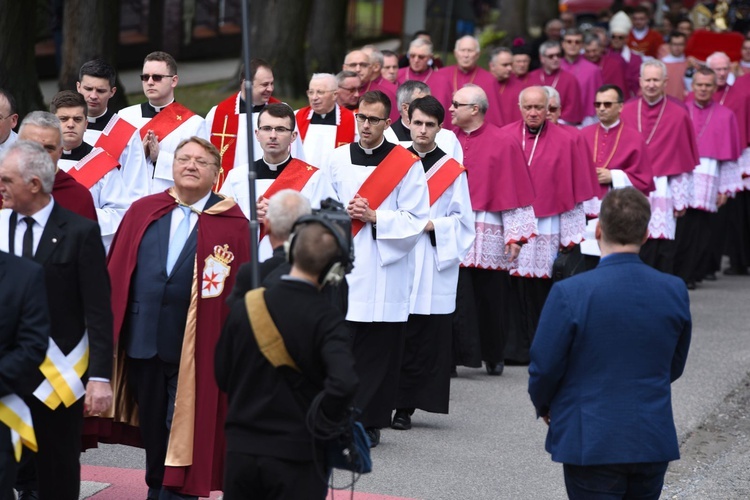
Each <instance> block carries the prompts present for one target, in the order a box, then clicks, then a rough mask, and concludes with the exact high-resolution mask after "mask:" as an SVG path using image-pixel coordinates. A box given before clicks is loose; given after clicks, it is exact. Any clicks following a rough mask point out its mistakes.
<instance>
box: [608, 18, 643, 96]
mask: <svg viewBox="0 0 750 500" xmlns="http://www.w3.org/2000/svg"><path fill="white" fill-rule="evenodd" d="M632 27H633V23H632V22H631V21H630V18H629V17H628V15H627V14H626V13H624V12H622V11H620V12H618V13H616V14H615V15H614V16H612V19H610V20H609V39H610V43H609V49H610V52H612V53H614V54H618V55H619V56H620V57H622V59H623V61H625V82H626V84H627V89H623V92H624V93H625V100H626V101H627V100H628V99H630V98H631V97H635V96H637V95H638V92H639V90H640V83H639V81H640V80H639V75H640V71H641V63H643V59H641V56H640V55H638V54H636V53H635V52H633V51H632V50H630V48H629V47H628V45H627V43H626V42H627V40H628V35H629V34H630V28H632Z"/></svg>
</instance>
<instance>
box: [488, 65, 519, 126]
mask: <svg viewBox="0 0 750 500" xmlns="http://www.w3.org/2000/svg"><path fill="white" fill-rule="evenodd" d="M525 88H526V85H525V84H524V83H522V82H521V80H519V79H518V77H516V75H513V74H511V75H510V77H508V79H507V80H505V81H504V82H500V81H495V92H496V93H497V98H498V101H499V103H500V118H501V120H502V123H503V125H507V124H508V123H513V122H515V121H518V120H520V119H521V108H520V107H519V106H518V94H520V93H521V91H522V90H523V89H525Z"/></svg>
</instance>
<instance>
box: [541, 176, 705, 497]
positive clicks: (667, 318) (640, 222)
mask: <svg viewBox="0 0 750 500" xmlns="http://www.w3.org/2000/svg"><path fill="white" fill-rule="evenodd" d="M650 216H651V210H650V208H649V203H648V200H647V199H646V197H645V196H643V195H642V194H641V193H640V192H638V191H637V190H636V189H634V188H623V189H616V190H612V191H610V192H609V193H608V194H607V196H606V197H605V198H604V201H603V202H602V207H601V215H600V218H599V224H598V226H597V228H596V238H597V241H598V242H599V246H600V248H601V253H602V259H601V262H600V263H599V265H598V267H596V268H595V269H593V270H591V271H589V272H586V273H583V274H580V275H578V276H574V277H572V278H569V279H567V280H565V281H561V282H559V283H556V284H555V285H554V286H553V288H552V291H551V292H550V295H549V298H548V299H547V302H546V304H545V306H544V309H543V311H542V316H541V319H540V322H539V327H538V329H537V332H536V336H535V337H534V341H533V343H532V346H531V364H530V365H529V375H530V378H529V395H530V396H531V400H532V402H533V403H534V406H535V407H536V410H537V414H538V415H539V416H541V417H542V418H543V419H544V420H545V422H546V423H547V424H548V425H549V431H548V433H547V441H546V445H545V447H546V449H547V451H548V452H549V453H550V454H551V455H552V460H554V461H555V462H562V463H563V471H564V475H565V486H566V489H567V492H568V496H569V498H574V499H575V498H587V499H592V498H608V499H611V498H639V499H648V498H653V499H658V498H659V495H660V493H661V488H662V486H663V484H664V474H665V473H666V470H667V465H668V464H669V461H670V460H676V459H678V458H679V457H680V452H679V447H678V444H677V432H676V430H675V426H674V420H673V417H672V400H671V388H670V386H671V383H672V382H673V381H675V380H676V379H677V378H679V377H680V375H681V374H682V371H683V369H684V367H685V362H686V360H687V354H688V348H689V346H690V332H691V319H690V304H689V299H688V293H687V289H686V287H685V284H684V283H683V282H682V280H680V279H679V278H676V277H674V276H670V275H667V274H664V273H661V272H659V271H656V270H654V269H653V268H651V267H649V266H647V265H645V264H644V263H643V262H642V261H641V260H640V258H639V257H638V252H639V250H640V247H641V245H642V244H643V242H644V241H646V238H647V228H648V221H649V218H650Z"/></svg>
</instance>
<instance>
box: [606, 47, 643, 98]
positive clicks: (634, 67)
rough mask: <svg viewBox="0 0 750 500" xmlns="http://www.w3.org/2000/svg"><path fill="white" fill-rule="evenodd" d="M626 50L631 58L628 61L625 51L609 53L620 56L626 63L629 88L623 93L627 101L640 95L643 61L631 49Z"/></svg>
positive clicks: (626, 80) (626, 82) (626, 77)
mask: <svg viewBox="0 0 750 500" xmlns="http://www.w3.org/2000/svg"><path fill="white" fill-rule="evenodd" d="M625 49H627V55H628V56H629V57H628V58H627V59H626V58H625V56H624V55H623V54H624V51H623V52H615V51H613V50H610V51H608V52H611V53H613V54H616V55H618V56H620V59H622V60H623V61H625V84H626V87H627V88H625V89H622V91H623V93H624V94H625V100H626V101H627V100H628V99H630V98H631V97H636V96H637V95H640V92H641V84H640V79H641V64H642V63H643V59H642V58H641V56H639V55H638V54H635V53H633V51H631V50H630V49H629V48H627V47H625Z"/></svg>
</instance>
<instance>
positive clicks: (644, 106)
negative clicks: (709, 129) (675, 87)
mask: <svg viewBox="0 0 750 500" xmlns="http://www.w3.org/2000/svg"><path fill="white" fill-rule="evenodd" d="M620 119H621V120H622V121H623V122H624V123H625V125H626V126H628V127H632V128H635V129H636V130H637V131H638V132H640V134H641V137H643V139H644V140H645V141H646V148H647V150H648V158H649V161H650V162H651V168H652V170H653V174H654V176H655V177H662V176H668V175H679V174H685V173H689V172H692V171H693V168H694V167H695V166H696V165H697V164H698V163H699V157H698V145H697V143H696V140H695V133H694V132H693V125H692V123H691V122H690V116H689V115H688V113H687V110H686V109H685V108H684V107H683V106H681V105H680V104H677V103H676V102H674V101H672V100H671V99H668V98H662V99H660V100H659V101H658V102H657V103H656V104H654V105H653V106H652V105H649V104H648V103H647V102H646V100H645V99H643V98H641V97H639V98H638V99H633V100H632V101H628V102H627V103H625V106H624V107H623V109H622V114H621V115H620Z"/></svg>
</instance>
